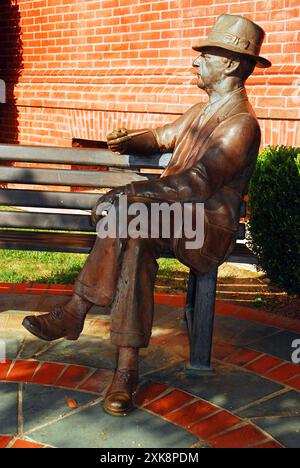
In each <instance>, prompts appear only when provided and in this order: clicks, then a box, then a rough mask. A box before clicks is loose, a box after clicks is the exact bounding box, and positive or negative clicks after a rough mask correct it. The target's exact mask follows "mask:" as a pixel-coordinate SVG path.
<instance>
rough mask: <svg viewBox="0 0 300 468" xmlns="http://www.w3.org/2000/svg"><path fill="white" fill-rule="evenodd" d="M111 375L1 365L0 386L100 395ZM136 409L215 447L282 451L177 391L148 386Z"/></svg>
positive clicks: (18, 443) (243, 423) (7, 443)
mask: <svg viewBox="0 0 300 468" xmlns="http://www.w3.org/2000/svg"><path fill="white" fill-rule="evenodd" d="M111 375H112V373H111V372H110V371H107V370H96V369H92V368H89V367H84V366H76V365H68V364H57V363H49V362H38V361H25V360H16V361H8V362H7V363H6V364H1V365H0V381H2V382H13V383H32V384H39V385H48V386H49V385H50V386H54V387H58V388H65V389H72V390H77V391H83V392H88V393H93V394H96V395H98V396H103V395H104V391H105V389H106V388H107V386H108V384H109V382H110V379H111ZM136 405H137V407H138V408H139V409H142V410H144V411H147V412H149V413H151V414H153V415H154V416H158V417H161V418H163V419H164V420H166V421H168V422H169V423H171V424H175V425H176V426H179V427H180V428H182V429H184V430H186V431H189V432H191V433H192V434H193V435H195V436H196V437H198V438H199V439H201V440H202V441H204V442H206V443H207V444H208V445H209V446H210V447H214V448H226V447H227V448H254V447H255V448H283V446H282V445H281V444H279V443H278V442H277V441H276V440H275V439H273V438H272V437H271V436H269V435H268V434H266V433H265V432H264V431H262V430H261V429H259V428H258V427H257V426H255V425H254V424H253V423H250V422H248V421H247V420H243V419H241V418H239V417H237V416H235V415H233V414H232V413H230V412H228V411H225V410H223V409H222V408H221V407H219V406H216V405H214V404H212V403H210V402H208V401H205V400H203V399H201V398H198V397H195V396H193V395H191V394H190V393H187V392H184V391H182V390H178V389H176V388H173V387H170V386H167V385H164V384H159V383H154V382H147V383H145V384H144V385H142V386H141V388H140V390H139V393H138V395H137V397H136ZM5 447H9V448H43V447H45V446H44V445H41V444H37V443H35V442H33V441H28V440H26V439H22V438H20V437H16V438H13V436H0V448H5Z"/></svg>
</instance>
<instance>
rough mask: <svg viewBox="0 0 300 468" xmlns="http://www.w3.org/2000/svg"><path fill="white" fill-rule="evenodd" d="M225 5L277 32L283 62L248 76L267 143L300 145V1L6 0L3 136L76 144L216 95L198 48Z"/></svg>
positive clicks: (0, 56) (274, 41)
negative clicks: (199, 83)
mask: <svg viewBox="0 0 300 468" xmlns="http://www.w3.org/2000/svg"><path fill="white" fill-rule="evenodd" d="M222 13H233V14H241V15H245V16H247V17H249V18H250V19H252V20H254V21H256V22H258V23H259V24H260V25H261V26H262V27H264V29H265V30H266V32H267V40H266V43H265V45H264V47H263V50H262V53H263V54H264V55H265V56H267V57H268V58H269V59H270V60H271V61H272V62H273V64H274V65H273V67H272V68H271V69H268V70H266V71H264V70H261V69H257V71H256V73H255V75H254V76H253V77H252V78H251V79H250V80H249V82H248V91H249V95H250V98H251V101H252V103H253V104H254V107H255V109H256V111H257V114H258V117H259V119H260V122H261V125H262V128H263V133H264V141H263V144H264V145H266V144H278V143H279V144H288V145H298V146H300V126H299V118H300V0H251V1H239V0H231V1H226V0H168V1H163V0H152V1H150V0H149V1H148V0H1V5H0V38H1V51H0V78H4V79H5V80H6V81H7V83H8V104H6V105H1V104H0V139H1V140H2V141H8V142H17V141H18V142H20V143H23V144H29V143H33V144H43V145H62V146H71V142H72V138H80V139H91V140H104V139H105V135H106V133H107V132H108V131H111V130H112V129H114V128H115V127H117V126H127V127H128V128H130V127H131V128H133V127H145V126H157V125H160V124H163V123H164V122H170V121H172V120H174V119H175V118H176V117H177V116H178V115H179V114H181V113H183V112H184V111H186V110H187V109H188V108H189V107H190V106H191V105H192V104H194V103H196V102H197V101H199V100H205V99H206V96H205V94H204V93H202V92H200V91H199V90H198V89H197V88H196V87H195V85H193V83H192V82H193V77H192V75H191V63H192V60H193V58H194V57H195V56H196V55H197V53H196V52H194V51H193V50H192V49H191V46H192V44H194V43H195V40H197V39H198V38H204V37H206V36H207V34H208V32H209V30H210V28H211V26H212V25H213V24H214V22H215V19H216V17H217V16H219V15H220V14H222ZM19 32H20V33H21V35H20V36H19Z"/></svg>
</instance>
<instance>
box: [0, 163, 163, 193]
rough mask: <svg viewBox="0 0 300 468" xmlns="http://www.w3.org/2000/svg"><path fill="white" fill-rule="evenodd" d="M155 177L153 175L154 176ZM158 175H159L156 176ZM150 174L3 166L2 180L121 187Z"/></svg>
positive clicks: (42, 183) (145, 178) (25, 182)
mask: <svg viewBox="0 0 300 468" xmlns="http://www.w3.org/2000/svg"><path fill="white" fill-rule="evenodd" d="M152 177H153V176H152ZM156 177H157V176H156ZM150 178H151V175H150V174H145V175H140V174H136V173H134V172H122V173H120V172H103V171H102V172H99V171H77V170H74V171H72V170H66V169H35V168H26V167H24V168H19V167H1V181H2V183H9V184H32V185H58V186H66V187H69V186H70V187H93V188H95V187H98V188H103V187H119V186H120V185H124V184H129V183H130V182H136V181H140V180H148V179H150Z"/></svg>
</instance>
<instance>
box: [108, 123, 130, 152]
mask: <svg viewBox="0 0 300 468" xmlns="http://www.w3.org/2000/svg"><path fill="white" fill-rule="evenodd" d="M130 140H131V137H130V136H129V134H128V132H127V130H126V128H119V129H118V130H115V131H114V132H112V133H109V134H108V135H107V144H108V147H109V149H110V150H111V151H112V152H113V153H118V154H124V153H126V150H127V145H128V142H129V141H130Z"/></svg>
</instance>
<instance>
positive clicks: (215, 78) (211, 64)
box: [193, 50, 229, 89]
mask: <svg viewBox="0 0 300 468" xmlns="http://www.w3.org/2000/svg"><path fill="white" fill-rule="evenodd" d="M228 64H229V59H228V58H227V57H224V55H223V56H221V55H218V52H217V51H216V52H214V51H213V50H210V51H209V52H204V51H203V52H202V53H201V54H200V55H199V57H198V58H197V59H196V60H195V61H194V63H193V66H194V67H196V68H197V69H198V70H197V76H198V82H197V86H198V87H199V88H200V89H209V88H211V87H212V86H213V85H214V84H215V83H220V82H221V81H222V80H223V79H224V78H225V76H226V75H225V71H226V70H227V68H228Z"/></svg>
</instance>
